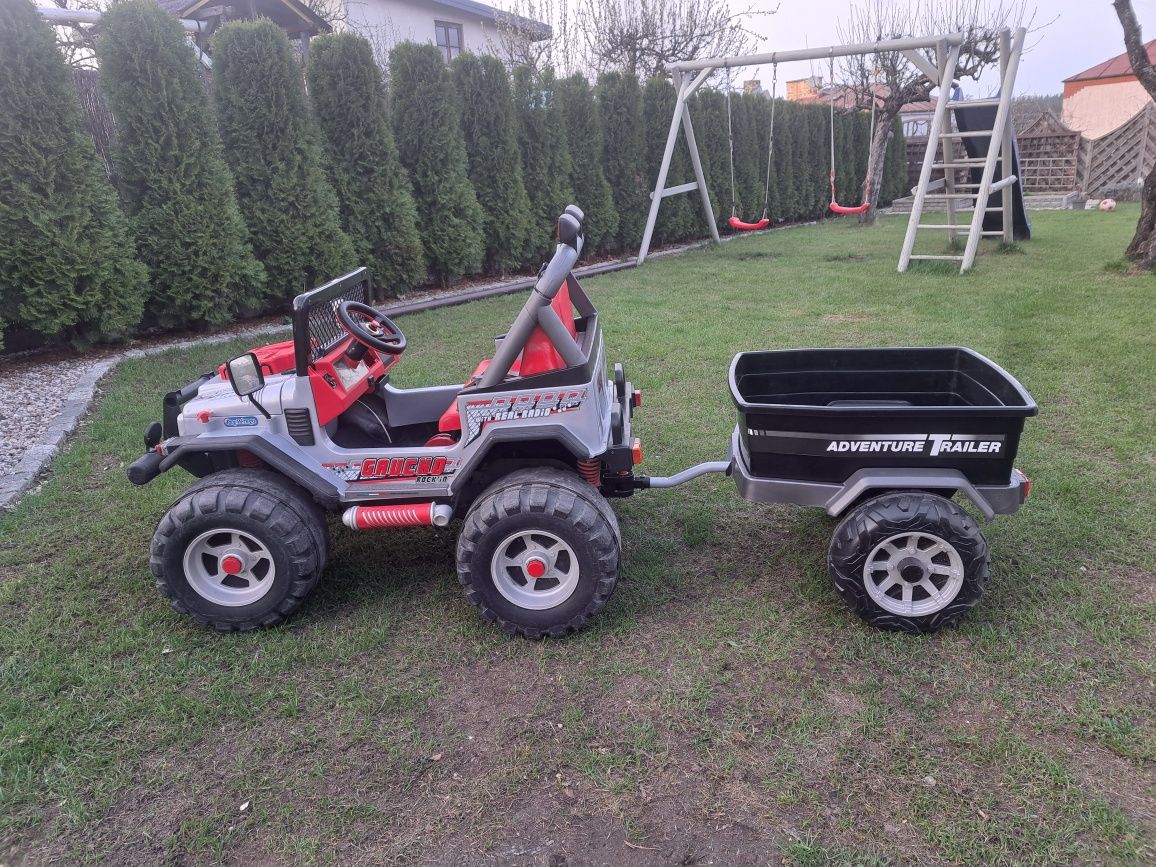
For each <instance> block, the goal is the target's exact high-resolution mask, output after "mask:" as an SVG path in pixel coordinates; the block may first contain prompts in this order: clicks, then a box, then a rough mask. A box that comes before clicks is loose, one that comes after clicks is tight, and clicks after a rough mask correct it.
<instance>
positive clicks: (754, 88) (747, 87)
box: [743, 78, 765, 95]
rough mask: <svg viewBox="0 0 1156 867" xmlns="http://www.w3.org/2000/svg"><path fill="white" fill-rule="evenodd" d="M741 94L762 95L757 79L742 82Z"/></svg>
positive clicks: (761, 87) (760, 84)
mask: <svg viewBox="0 0 1156 867" xmlns="http://www.w3.org/2000/svg"><path fill="white" fill-rule="evenodd" d="M743 93H754V94H760V95H761V94H764V93H765V91H764V90H763V85H762V83H761V82H760V81H759V80H758V79H757V78H752V79H751V80H750V81H744V82H743Z"/></svg>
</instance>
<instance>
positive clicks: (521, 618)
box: [457, 468, 622, 639]
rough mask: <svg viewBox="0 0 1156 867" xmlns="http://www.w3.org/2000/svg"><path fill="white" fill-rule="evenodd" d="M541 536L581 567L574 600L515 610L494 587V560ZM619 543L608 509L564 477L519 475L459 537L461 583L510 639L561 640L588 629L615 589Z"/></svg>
mask: <svg viewBox="0 0 1156 867" xmlns="http://www.w3.org/2000/svg"><path fill="white" fill-rule="evenodd" d="M534 529H540V530H544V531H546V532H547V533H550V534H552V535H554V536H556V537H558V538H560V539H562V540H563V541H564V542H565V543H566V544H567V545H568V546H569V547H570V549H571V550H572V551H573V552H574V555H575V557H576V560H577V563H578V579H577V585H576V587H575V589H574V590H573V592H572V594H571V595H570V596H569V597H568V598H567V599H566V600H565V601H564V602H562V603H560V604H558V605H557V606H555V607H553V608H546V609H530V608H524V607H521V606H519V605H516V604H514V603H513V602H511V601H510V600H509V599H507V598H506V597H505V596H503V595H502V593H501V592H500V591H499V589H498V588H497V586H496V585H495V583H494V578H493V575H492V572H491V563H492V559H493V557H494V552H495V550H496V549H497V547H498V546H499V545H500V544H501V543H502V540H503V539H505V538H507V537H508V536H509V535H510V534H512V533H518V532H519V531H528V530H534ZM621 562H622V537H621V533H620V531H619V528H618V520H617V518H615V516H614V512H613V510H611V508H610V504H609V503H607V502H606V499H605V498H604V497H603V496H602V495H601V494H600V493H599V492H598V491H597V490H596V489H595V488H594V487H592V486H591V485H590V484H589V483H588V482H586V481H584V480H583V479H581V478H579V477H578V476H577V475H575V474H574V473H570V472H566V471H564V470H557V469H547V468H535V469H524V470H517V471H515V472H512V473H510V474H509V475H507V476H503V477H502V478H501V479H498V480H497V481H496V482H494V483H493V484H492V485H490V487H488V488H487V489H486V490H485V491H483V492H482V494H481V495H480V496H479V497H478V498H477V500H475V501H474V505H473V506H472V507H471V509H470V511H469V513H468V514H467V515H466V519H465V522H464V524H463V526H462V531H461V534H460V535H459V536H458V546H457V564H458V580H459V581H460V582H461V585H462V587H463V589H464V590H465V593H466V598H467V599H468V600H469V601H470V602H471V603H472V604H473V605H475V606H477V608H478V610H479V611H481V613H482V616H483V617H485V618H486V619H487V620H489V621H491V622H492V623H496V624H497V625H498V626H499V627H501V629H502V630H503V631H505V632H506V633H508V634H510V635H520V636H524V637H526V638H532V639H541V638H545V637H547V636H550V637H552V638H561V637H562V636H565V635H567V634H569V633H571V632H576V631H578V630H580V629H583V628H585V627H586V626H587V625H589V623H590V621H591V620H592V619H593V618H594V616H595V615H597V614H598V613H599V612H600V611H601V610H602V609H603V608H604V607H605V606H606V603H607V601H608V600H609V599H610V596H611V594H612V593H613V592H614V588H615V586H616V585H617V583H618V576H619V573H620V568H621Z"/></svg>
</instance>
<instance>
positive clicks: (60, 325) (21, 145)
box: [0, 0, 148, 344]
mask: <svg viewBox="0 0 1156 867" xmlns="http://www.w3.org/2000/svg"><path fill="white" fill-rule="evenodd" d="M147 279H148V271H147V269H146V268H145V267H144V265H142V264H141V263H140V262H139V261H138V260H137V259H136V256H135V255H134V252H133V244H132V239H131V237H130V234H129V227H128V223H127V221H126V220H125V217H124V215H123V214H122V213H121V211H120V206H119V204H118V203H117V199H116V192H115V191H114V190H113V188H112V186H111V184H110V183H109V181H108V177H107V175H106V174H105V171H104V167H103V166H102V165H101V163H100V160H99V159H98V157H97V155H96V149H95V147H94V146H93V143H92V139H91V138H90V137H89V135H88V133H87V132H86V131H85V128H84V122H83V119H82V115H81V110H80V105H79V103H78V101H77V98H76V92H75V90H74V88H73V84H72V80H71V77H70V74H69V69H68V66H67V64H66V63H65V61H64V58H63V57H62V56H61V54H60V52H59V51H58V50H57V48H56V42H55V39H54V37H53V33H52V28H51V26H50V25H49V24H48V23H47V22H46V21H44V20H43V19H41V18H40V16H39V15H38V14H37V12H36V9H35V8H34V7H33V6H32V4H31V3H29V2H27V0H0V319H2V320H3V321H0V327H2V326H3V324H5V323H7V324H8V325H10V326H15V327H17V328H20V329H26V330H28V331H31V332H34V333H37V334H39V335H41V336H43V337H45V338H47V339H50V340H57V339H65V340H69V341H71V342H73V343H76V344H82V343H85V342H88V341H91V340H99V339H106V338H114V337H120V336H123V335H126V334H128V333H129V332H131V331H132V329H133V328H134V327H135V326H136V324H137V323H138V322H139V321H140V316H141V310H142V307H143V304H144V296H145V292H146V290H147Z"/></svg>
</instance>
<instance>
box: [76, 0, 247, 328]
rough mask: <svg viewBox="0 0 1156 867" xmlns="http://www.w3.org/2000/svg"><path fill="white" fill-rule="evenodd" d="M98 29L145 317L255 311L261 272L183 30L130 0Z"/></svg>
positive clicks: (205, 321)
mask: <svg viewBox="0 0 1156 867" xmlns="http://www.w3.org/2000/svg"><path fill="white" fill-rule="evenodd" d="M100 31H101V36H100V40H99V43H98V47H97V52H98V56H99V58H100V76H101V84H102V85H103V87H104V89H105V91H106V93H107V94H108V100H109V106H110V107H111V109H112V112H113V115H114V117H115V118H116V126H117V140H116V155H115V162H116V174H117V180H118V186H119V189H120V197H121V202H122V204H123V206H124V209H125V213H126V214H127V215H128V218H129V224H130V225H131V227H132V231H133V235H134V238H135V241H136V250H137V255H138V256H139V257H140V258H141V260H142V261H143V262H144V263H145V264H146V265H147V266H148V268H149V271H150V273H151V276H152V281H151V283H152V285H151V291H150V292H149V295H148V300H147V302H146V305H145V310H146V317H147V320H148V322H149V323H150V324H156V325H159V326H161V327H163V328H175V327H180V326H187V325H194V324H196V325H210V324H217V323H221V322H226V321H229V320H231V319H233V318H234V317H235V316H236V315H237V314H238V313H243V312H246V311H252V310H254V309H256V308H258V307H259V306H260V302H261V299H262V296H263V294H264V282H265V272H264V269H262V267H261V265H260V264H259V263H258V262H257V260H256V258H255V257H254V255H253V251H252V249H251V248H250V246H249V238H248V229H247V228H246V227H245V223H244V221H243V220H242V218H241V212H240V210H239V208H238V207H237V200H236V198H235V196H234V194H233V178H232V175H231V174H230V172H229V169H228V166H226V165H225V160H224V157H223V156H222V154H221V142H220V136H219V135H218V133H217V125H216V120H215V118H214V117H213V115H212V111H211V106H210V100H209V95H208V92H207V91H206V90H205V87H204V85H203V84H202V82H201V79H200V77H199V75H198V71H197V67H198V62H197V59H196V56H195V55H194V54H193V50H192V48H191V46H190V45H189V44H188V41H187V40H186V39H185V32H184V30H183V29H182V28H181V25H180V24H179V23H178V22H177V20H176V19H175V18H173V16H172V15H169V14H168V13H167V12H165V11H164V10H163V9H161V8H160V7H159V6H157V5H156V3H155V2H152V0H133V2H127V3H120V4H117V5H114V6H113V7H112V8H111V9H110V10H109V11H108V12H107V13H106V14H105V15H104V17H103V19H102V20H101V27H100Z"/></svg>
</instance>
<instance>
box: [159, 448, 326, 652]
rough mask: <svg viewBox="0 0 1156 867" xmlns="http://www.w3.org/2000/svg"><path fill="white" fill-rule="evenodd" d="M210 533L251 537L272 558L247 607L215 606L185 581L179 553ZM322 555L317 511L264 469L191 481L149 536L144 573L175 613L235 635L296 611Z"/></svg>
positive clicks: (306, 498)
mask: <svg viewBox="0 0 1156 867" xmlns="http://www.w3.org/2000/svg"><path fill="white" fill-rule="evenodd" d="M217 527H221V528H228V529H233V530H237V531H240V532H242V533H245V534H247V535H249V536H251V537H253V538H255V539H257V540H258V541H260V543H261V544H263V545H264V546H265V547H266V548H267V550H268V551H269V553H270V555H271V557H272V561H273V564H274V575H273V578H272V579H271V582H272V583H271V586H270V588H269V589H268V591H267V592H266V593H265V595H263V596H262V597H261V598H260V599H257V600H256V601H254V602H252V603H251V604H247V605H240V606H228V605H219V604H216V603H214V602H212V601H211V600H209V599H206V598H204V597H203V596H202V595H200V594H199V593H198V592H197V591H196V590H195V589H194V588H193V587H192V586H191V584H190V583H189V581H188V580H187V578H186V574H185V569H184V554H185V550H186V548H187V547H188V546H189V544H190V543H191V542H192V541H193V540H194V539H196V538H197V537H198V536H199V535H201V534H204V533H205V532H206V531H209V530H212V529H214V528H217ZM328 553H329V539H328V527H327V524H326V521H325V516H324V513H323V512H322V510H321V509H320V508H319V507H318V506H317V504H316V503H314V502H313V500H312V498H311V497H310V496H309V495H308V494H307V493H306V492H305V491H303V490H302V489H301V488H300V487H299V486H297V485H295V484H294V483H292V482H290V481H289V480H288V479H285V478H284V477H283V476H281V475H279V474H277V473H274V472H271V471H269V470H260V469H233V470H224V471H222V472H219V473H214V474H212V475H210V476H207V477H205V478H203V479H201V480H200V481H198V482H195V483H194V484H192V485H191V486H189V488H188V489H187V490H186V491H185V492H184V494H182V495H181V498H180V499H179V500H177V502H176V503H175V504H174V505H173V506H172V508H170V509H169V511H168V512H167V513H166V514H165V516H164V518H162V519H161V522H160V524H159V525H158V527H157V530H156V533H155V534H154V535H153V543H152V550H151V553H150V556H149V568H150V569H151V570H152V573H153V575H154V576H155V577H156V587H157V590H159V591H160V592H161V593H162V594H163V595H164V596H165V597H167V598H168V600H169V604H170V605H172V607H173V608H174V609H176V610H177V611H179V612H180V613H182V614H186V615H188V616H189V617H191V618H192V619H193V620H195V621H196V622H197V623H200V624H201V625H203V626H207V627H210V628H211V629H215V630H217V631H218V632H236V631H247V630H251V629H258V628H262V627H268V626H275V625H277V624H278V623H280V622H282V621H283V620H284V619H285V618H286V617H288V616H289V615H291V614H292V613H293V612H294V611H296V610H297V609H298V608H299V607H300V606H301V604H302V602H304V601H305V598H306V597H307V596H308V595H309V593H310V592H311V591H312V590H313V588H314V587H315V586H316V585H317V581H318V579H319V578H320V575H321V572H322V570H323V569H324V568H325V562H326V559H327V557H328Z"/></svg>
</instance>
